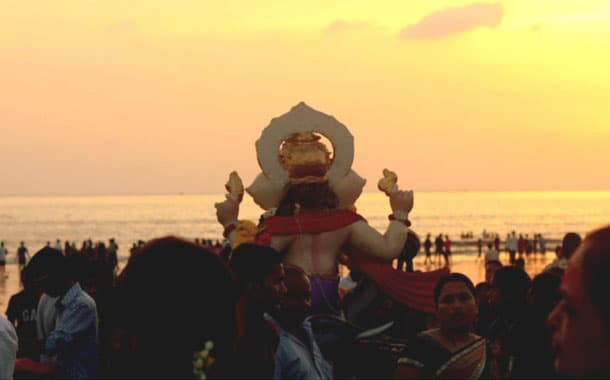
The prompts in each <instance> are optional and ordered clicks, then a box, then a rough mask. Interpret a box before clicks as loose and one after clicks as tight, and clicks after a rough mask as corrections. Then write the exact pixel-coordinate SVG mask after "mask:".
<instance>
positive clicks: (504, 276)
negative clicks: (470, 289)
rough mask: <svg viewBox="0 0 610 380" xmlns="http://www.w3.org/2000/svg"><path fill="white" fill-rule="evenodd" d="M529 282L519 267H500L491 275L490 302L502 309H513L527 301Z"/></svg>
mask: <svg viewBox="0 0 610 380" xmlns="http://www.w3.org/2000/svg"><path fill="white" fill-rule="evenodd" d="M531 283H532V282H531V280H530V278H529V276H528V275H527V273H525V272H524V271H523V270H522V269H521V268H517V267H516V266H506V267H502V268H500V269H498V270H497V271H496V274H495V275H494V276H493V281H492V287H491V289H492V292H491V297H490V302H491V303H492V304H493V305H496V306H497V307H499V308H500V310H502V311H514V310H516V309H517V308H518V307H521V306H524V305H525V304H526V303H527V294H528V292H529V289H530V286H531Z"/></svg>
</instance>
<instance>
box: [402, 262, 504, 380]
mask: <svg viewBox="0 0 610 380" xmlns="http://www.w3.org/2000/svg"><path fill="white" fill-rule="evenodd" d="M434 301H435V304H436V310H437V316H438V321H439V328H434V329H430V330H426V331H424V332H422V333H420V334H419V335H418V336H417V337H416V338H415V339H413V340H412V341H410V342H409V343H407V345H406V347H405V349H404V350H403V352H402V353H401V355H400V356H399V359H398V362H397V368H396V371H395V377H396V378H399V379H416V378H417V379H422V378H425V379H436V378H445V379H482V378H496V377H497V376H496V370H495V365H494V363H493V356H492V355H491V352H490V347H489V346H488V344H487V342H486V340H485V339H484V338H481V337H480V336H478V335H476V334H474V333H472V330H473V325H474V321H475V319H476V315H477V304H476V301H475V289H474V285H473V284H472V282H471V281H470V279H468V277H466V276H464V275H463V274H460V273H451V274H449V275H447V276H444V277H442V278H441V279H440V280H439V281H438V283H437V285H436V287H435V289H434Z"/></svg>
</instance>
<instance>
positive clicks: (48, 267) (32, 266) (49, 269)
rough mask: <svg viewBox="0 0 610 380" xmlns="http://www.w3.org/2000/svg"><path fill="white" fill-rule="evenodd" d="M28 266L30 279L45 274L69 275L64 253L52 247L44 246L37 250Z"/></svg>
mask: <svg viewBox="0 0 610 380" xmlns="http://www.w3.org/2000/svg"><path fill="white" fill-rule="evenodd" d="M26 267H27V268H28V276H29V279H32V280H34V279H36V278H37V277H39V276H41V275H45V274H58V275H62V276H67V275H68V272H69V271H68V267H67V263H66V258H65V257H64V255H62V254H61V252H59V251H58V250H56V249H54V248H51V247H44V248H42V249H41V250H39V251H38V252H36V253H35V254H34V256H32V259H31V260H30V262H29V263H28V265H27V266H26Z"/></svg>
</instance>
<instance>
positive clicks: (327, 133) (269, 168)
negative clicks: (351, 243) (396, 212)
mask: <svg viewBox="0 0 610 380" xmlns="http://www.w3.org/2000/svg"><path fill="white" fill-rule="evenodd" d="M302 132H314V133H319V134H321V135H323V136H324V137H326V138H327V139H328V140H329V141H330V143H331V144H332V148H333V154H334V155H333V162H332V164H331V167H330V169H329V170H328V173H327V175H328V182H329V185H330V186H331V187H332V188H333V190H335V188H336V187H337V190H339V188H341V189H343V188H344V187H345V186H340V185H339V184H340V183H341V182H344V181H345V180H347V179H349V182H350V183H352V184H354V185H356V186H359V187H360V189H358V191H356V192H357V193H358V195H359V193H360V192H361V191H362V187H363V186H364V183H365V182H366V181H365V180H364V179H362V178H360V177H359V176H358V175H357V174H356V173H355V172H354V171H352V170H351V167H352V163H353V161H354V137H353V136H352V134H351V133H350V132H349V130H348V129H347V127H345V125H343V124H341V123H340V122H338V121H337V120H336V119H335V118H334V117H332V116H330V115H326V114H324V113H322V112H319V111H316V110H314V109H313V108H311V107H309V106H308V105H307V104H305V103H304V102H301V103H299V104H297V105H296V106H294V107H292V109H291V110H290V112H288V113H285V114H283V115H282V116H279V117H276V118H274V119H272V120H271V123H270V124H269V126H267V128H265V129H264V130H263V132H262V133H261V137H260V138H259V139H258V140H257V141H256V157H257V159H258V164H259V166H260V167H261V169H262V171H263V172H262V173H261V174H259V175H258V176H257V177H256V179H255V180H254V182H253V183H252V185H250V186H249V187H248V188H247V189H246V191H247V192H248V194H250V195H251V196H252V198H253V199H254V202H255V203H256V204H258V205H259V206H260V207H262V208H263V209H265V210H269V209H271V208H274V207H277V206H278V205H279V203H280V201H281V198H282V196H283V194H284V193H285V190H286V188H287V186H288V183H289V176H288V173H287V171H286V170H285V169H284V167H283V166H282V164H281V162H280V156H279V152H280V147H281V145H282V143H283V142H284V141H285V140H286V139H287V138H288V137H290V136H291V135H293V134H295V133H302ZM348 175H349V178H348ZM354 178H356V179H357V180H354ZM351 187H353V186H350V188H351ZM340 193H343V191H340ZM350 193H351V194H350V195H349V198H353V196H354V194H353V193H354V189H351V190H350ZM341 195H342V194H339V193H337V196H338V197H339V199H340V203H342V204H345V203H346V202H345V201H344V202H341V198H342V196H341ZM354 201H355V200H354ZM347 202H349V200H347Z"/></svg>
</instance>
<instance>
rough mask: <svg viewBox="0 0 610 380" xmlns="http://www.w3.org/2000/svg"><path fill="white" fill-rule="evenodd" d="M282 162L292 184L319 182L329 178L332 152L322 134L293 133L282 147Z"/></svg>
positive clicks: (280, 155)
mask: <svg viewBox="0 0 610 380" xmlns="http://www.w3.org/2000/svg"><path fill="white" fill-rule="evenodd" d="M279 157H280V162H281V164H282V166H283V167H284V169H285V170H286V171H287V172H288V176H289V177H290V183H291V184H302V183H318V182H324V181H326V180H328V177H327V173H328V169H330V166H331V164H332V158H331V153H330V152H329V150H328V149H327V148H326V145H324V144H323V143H322V142H320V136H318V135H316V134H315V133H313V132H299V133H293V134H292V135H290V137H288V138H287V139H286V140H284V142H283V144H282V146H281V148H280V154H279Z"/></svg>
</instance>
